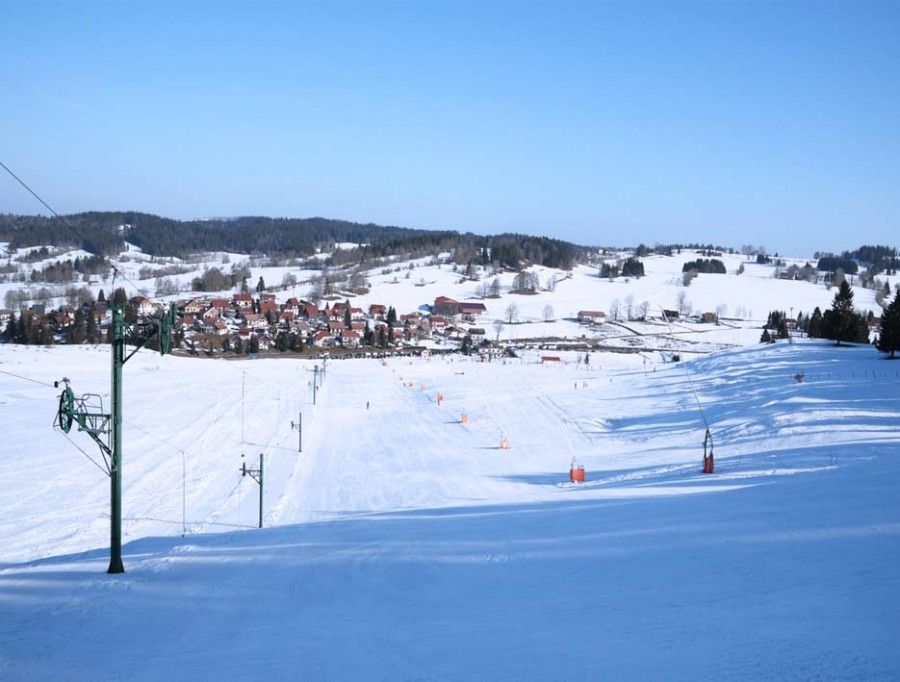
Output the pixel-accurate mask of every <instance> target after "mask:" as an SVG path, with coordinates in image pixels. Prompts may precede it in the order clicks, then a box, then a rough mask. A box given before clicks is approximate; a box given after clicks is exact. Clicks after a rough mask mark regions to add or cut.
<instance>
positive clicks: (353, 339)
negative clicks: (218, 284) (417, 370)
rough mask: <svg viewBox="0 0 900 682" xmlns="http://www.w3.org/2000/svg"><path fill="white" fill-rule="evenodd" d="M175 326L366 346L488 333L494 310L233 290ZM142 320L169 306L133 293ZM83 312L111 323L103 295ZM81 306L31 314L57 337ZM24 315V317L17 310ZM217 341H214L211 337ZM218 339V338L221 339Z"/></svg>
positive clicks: (259, 339)
mask: <svg viewBox="0 0 900 682" xmlns="http://www.w3.org/2000/svg"><path fill="white" fill-rule="evenodd" d="M176 305H177V309H178V322H177V324H176V332H178V333H180V334H181V335H182V336H183V338H184V339H185V340H191V339H197V338H199V339H200V340H202V341H204V342H209V341H210V340H211V338H215V337H220V338H221V339H222V341H223V342H224V341H225V340H226V339H227V341H228V343H226V344H225V345H224V346H223V347H232V348H234V347H235V346H236V344H237V341H238V339H240V340H241V342H249V341H250V340H251V338H255V342H254V343H258V347H259V349H260V350H266V349H270V348H273V347H275V344H276V339H277V338H278V336H279V334H288V335H294V336H296V337H297V338H299V339H300V340H301V341H302V343H303V344H304V345H306V346H313V347H317V348H322V349H326V348H335V347H343V348H359V347H362V346H366V345H370V346H381V347H386V346H395V345H398V344H402V343H408V344H417V343H419V342H421V341H424V340H434V339H436V340H440V339H456V340H462V339H463V338H465V337H466V336H469V335H473V334H474V335H476V336H477V335H479V334H481V335H483V334H484V330H483V329H480V328H477V327H475V326H474V323H475V322H476V320H477V318H478V317H479V316H481V315H483V314H485V313H486V312H487V310H486V309H485V306H484V304H482V303H466V302H457V301H455V300H453V299H450V298H447V297H443V296H442V297H439V298H437V299H436V300H435V302H434V305H423V306H421V307H420V308H419V310H416V311H414V312H410V313H406V314H399V315H398V314H397V313H396V312H395V311H394V310H393V308H391V307H388V306H386V305H383V304H378V303H373V304H372V305H370V306H369V307H368V308H367V309H364V308H360V307H355V306H353V305H352V304H351V303H350V302H349V301H348V300H345V301H340V300H335V301H333V302H331V301H326V302H325V305H324V306H321V305H317V304H316V303H312V302H310V301H306V300H302V299H298V298H289V299H288V300H287V301H285V302H283V303H279V302H278V301H277V300H276V298H275V294H271V293H260V294H258V295H256V296H254V295H252V294H249V293H239V294H233V295H231V296H230V297H214V298H195V299H190V300H186V301H179V302H178V303H177V304H176ZM129 307H130V308H131V311H132V312H133V313H134V316H135V318H136V319H143V318H148V317H151V316H153V315H154V314H156V313H157V312H159V311H160V310H162V309H163V308H164V305H163V304H161V303H156V302H153V301H151V300H149V299H147V298H145V297H143V296H135V297H134V298H132V299H130V300H129ZM80 310H81V313H82V316H81V318H82V319H86V317H87V316H88V315H91V314H93V315H94V320H93V322H94V324H93V325H92V326H94V327H95V328H96V329H97V330H98V332H100V333H103V332H105V331H106V329H107V327H108V326H109V324H110V322H111V314H110V311H109V307H108V304H107V303H106V302H105V301H103V302H96V303H94V304H93V305H90V306H89V305H84V306H82V307H80ZM78 312H79V308H78V307H76V306H71V305H64V306H60V307H59V308H58V309H54V310H50V311H45V306H42V305H36V306H34V307H32V308H31V309H30V310H29V311H27V313H28V314H30V316H31V319H33V320H35V321H36V323H37V324H39V325H40V326H42V327H44V328H46V329H48V330H49V331H50V332H51V335H52V336H53V337H55V338H56V339H57V340H58V341H62V340H64V337H65V336H66V334H67V331H68V330H70V329H71V327H72V325H73V324H74V323H75V321H76V319H78V318H79V316H78V314H77V313H78ZM12 315H13V312H12V311H10V310H0V325H2V327H3V328H5V325H6V324H7V323H8V322H9V319H10V318H11V317H12ZM17 317H18V316H17ZM208 345H213V344H208ZM215 345H218V344H215Z"/></svg>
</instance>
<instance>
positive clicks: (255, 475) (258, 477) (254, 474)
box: [241, 453, 263, 528]
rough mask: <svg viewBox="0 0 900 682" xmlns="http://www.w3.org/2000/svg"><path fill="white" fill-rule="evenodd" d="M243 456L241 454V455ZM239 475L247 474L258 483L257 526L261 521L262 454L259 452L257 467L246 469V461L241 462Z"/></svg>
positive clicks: (260, 525) (260, 524)
mask: <svg viewBox="0 0 900 682" xmlns="http://www.w3.org/2000/svg"><path fill="white" fill-rule="evenodd" d="M241 456H242V457H243V455H241ZM241 476H249V477H250V478H252V479H253V480H254V481H256V482H257V483H259V527H260V528H262V523H263V454H262V453H259V469H248V468H247V463H246V462H243V463H242V464H241Z"/></svg>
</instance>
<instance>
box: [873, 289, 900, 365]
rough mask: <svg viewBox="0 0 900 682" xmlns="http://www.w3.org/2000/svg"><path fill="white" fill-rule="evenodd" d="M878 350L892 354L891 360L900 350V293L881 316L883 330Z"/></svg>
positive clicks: (899, 292) (877, 346) (879, 336)
mask: <svg viewBox="0 0 900 682" xmlns="http://www.w3.org/2000/svg"><path fill="white" fill-rule="evenodd" d="M876 348H878V350H880V351H881V352H882V353H890V354H891V356H890V359H891V360H893V359H894V357H895V354H896V352H897V351H898V350H900V291H898V292H897V295H896V296H894V300H893V301H891V304H890V305H889V306H888V307H887V309H885V311H884V313H883V314H882V316H881V329H880V330H879V331H878V343H877V344H876Z"/></svg>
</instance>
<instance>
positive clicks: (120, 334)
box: [106, 302, 125, 573]
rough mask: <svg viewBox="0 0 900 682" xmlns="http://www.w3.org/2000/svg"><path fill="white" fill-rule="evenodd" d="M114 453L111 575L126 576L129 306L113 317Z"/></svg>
mask: <svg viewBox="0 0 900 682" xmlns="http://www.w3.org/2000/svg"><path fill="white" fill-rule="evenodd" d="M112 317H113V319H112V325H113V343H112V453H111V454H110V466H109V481H110V487H111V490H110V500H111V503H110V506H111V509H110V540H109V569H108V570H107V571H106V572H107V573H124V572H125V566H124V564H123V563H122V367H123V366H124V365H125V306H124V305H122V303H121V302H119V303H118V304H116V303H114V304H113V314H112Z"/></svg>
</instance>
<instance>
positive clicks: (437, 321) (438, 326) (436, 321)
mask: <svg viewBox="0 0 900 682" xmlns="http://www.w3.org/2000/svg"><path fill="white" fill-rule="evenodd" d="M430 321H431V328H432V329H433V330H434V331H443V330H444V329H446V328H447V320H445V319H444V318H443V317H441V316H440V315H432V316H431V318H430Z"/></svg>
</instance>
